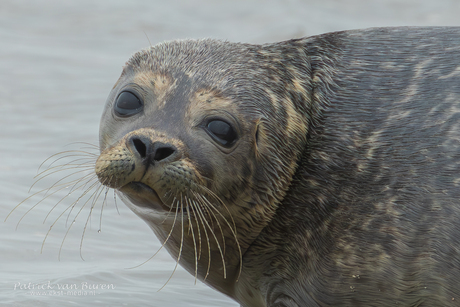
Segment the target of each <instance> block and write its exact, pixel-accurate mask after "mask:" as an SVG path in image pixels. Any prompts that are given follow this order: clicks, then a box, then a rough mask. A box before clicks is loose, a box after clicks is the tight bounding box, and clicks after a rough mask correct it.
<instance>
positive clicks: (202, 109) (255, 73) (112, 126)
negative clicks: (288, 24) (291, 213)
mask: <svg viewBox="0 0 460 307" xmlns="http://www.w3.org/2000/svg"><path fill="white" fill-rule="evenodd" d="M293 44H294V45H295V42H292V41H291V42H290V45H289V49H287V48H286V50H285V49H284V48H283V45H282V44H278V45H262V46H257V45H245V44H233V43H227V42H225V43H224V42H220V41H214V40H198V41H194V40H186V41H175V42H169V43H163V44H160V45H157V46H154V47H151V48H149V49H146V50H144V51H141V52H138V53H136V54H135V55H134V56H133V57H132V58H131V59H130V60H129V61H128V62H127V64H126V66H125V67H124V69H123V73H122V75H121V77H120V79H119V80H118V82H117V83H116V85H115V86H114V88H113V90H112V91H111V93H110V95H109V97H108V100H107V104H106V106H105V110H104V114H103V116H102V120H101V126H100V148H101V154H100V157H99V159H98V160H97V164H96V173H97V176H98V177H99V180H100V182H101V183H102V184H104V185H106V186H108V187H111V188H114V189H116V190H118V191H119V192H120V195H122V198H123V199H124V200H125V202H126V203H127V205H128V206H129V207H130V208H131V209H132V210H133V211H134V212H135V213H136V214H137V215H139V216H140V217H141V218H142V219H143V220H145V221H146V222H147V223H148V225H149V226H150V227H151V228H152V229H153V231H154V232H155V233H156V235H157V236H158V237H159V239H160V240H161V241H164V242H165V246H166V248H167V249H168V251H169V252H170V253H171V255H172V256H173V257H175V258H177V259H178V261H179V263H180V264H181V265H182V266H184V267H185V268H186V269H187V270H189V271H190V272H191V273H193V274H196V276H197V277H198V278H200V279H201V280H205V282H207V283H208V284H209V285H211V286H213V287H215V288H217V289H218V290H220V291H222V292H224V293H226V294H228V295H230V296H233V291H234V290H233V284H234V283H235V280H236V279H237V278H238V276H239V274H240V272H239V271H240V269H241V267H242V261H243V263H244V257H243V255H244V253H245V251H246V250H247V249H248V247H249V246H250V245H251V244H252V242H253V241H254V240H255V239H256V238H257V236H258V234H259V233H260V232H261V230H262V229H263V228H264V227H265V226H266V225H267V224H268V223H269V222H270V220H271V219H272V217H273V215H274V212H275V211H276V209H277V207H278V206H279V205H280V204H281V203H282V200H283V198H284V197H285V195H286V193H287V192H288V190H289V186H290V183H291V181H292V178H293V175H294V173H295V171H296V168H297V166H298V160H299V158H300V156H301V153H302V151H303V149H304V147H305V145H306V135H307V130H308V126H309V114H310V111H311V110H309V109H308V106H309V105H310V104H309V101H310V97H309V94H308V93H309V92H311V91H309V88H310V78H309V76H310V67H309V66H308V65H309V64H308V61H307V60H305V57H306V55H305V52H304V50H303V49H302V48H301V46H299V47H298V48H295V47H294V48H293ZM281 54H282V55H283V56H281ZM279 144H283V145H282V146H280V145H279Z"/></svg>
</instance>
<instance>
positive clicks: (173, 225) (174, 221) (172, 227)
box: [127, 206, 179, 269]
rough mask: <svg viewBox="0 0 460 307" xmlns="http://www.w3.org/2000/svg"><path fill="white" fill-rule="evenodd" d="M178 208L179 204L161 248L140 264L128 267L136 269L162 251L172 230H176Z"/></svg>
mask: <svg viewBox="0 0 460 307" xmlns="http://www.w3.org/2000/svg"><path fill="white" fill-rule="evenodd" d="M171 207H172V206H171ZM178 208H179V207H178V206H177V209H176V214H175V215H174V220H173V224H172V226H171V230H170V231H169V233H168V236H167V237H166V239H165V241H164V242H163V244H162V245H161V246H160V248H159V249H158V250H157V251H156V252H155V254H153V255H152V256H151V257H150V258H149V259H147V260H145V261H144V262H142V263H141V264H138V265H136V266H133V267H130V268H127V269H135V268H137V267H140V266H141V265H144V264H146V263H147V262H149V261H150V260H152V259H153V257H155V256H156V255H157V254H158V253H159V252H160V251H161V249H162V248H163V247H164V246H165V245H166V242H168V240H169V237H171V234H172V232H173V230H174V227H175V225H176V218H177V210H179V209H178Z"/></svg>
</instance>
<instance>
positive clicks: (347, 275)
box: [96, 28, 460, 307]
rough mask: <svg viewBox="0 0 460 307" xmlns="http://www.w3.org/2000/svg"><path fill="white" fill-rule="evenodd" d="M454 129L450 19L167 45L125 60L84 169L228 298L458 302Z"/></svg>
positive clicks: (458, 33) (456, 69)
mask: <svg viewBox="0 0 460 307" xmlns="http://www.w3.org/2000/svg"><path fill="white" fill-rule="evenodd" d="M131 95H132V96H131ZM459 126H460V28H390V29H381V28H378V29H369V30H358V31H345V32H337V33H329V34H324V35H320V36H316V37H310V38H304V39H298V40H291V41H287V42H281V43H276V44H267V45H248V44H233V43H227V42H219V41H213V40H201V41H178V42H170V43H165V44H161V45H158V46H154V47H152V48H150V49H147V50H145V51H141V52H139V53H137V54H136V55H134V56H133V58H132V59H131V60H130V61H129V62H128V63H127V65H126V67H125V68H124V71H123V74H122V76H121V77H120V80H119V81H118V82H117V84H116V85H115V87H114V89H113V90H112V93H111V94H110V96H109V98H108V102H107V105H106V109H105V111H104V115H103V117H102V121H101V131H100V135H101V144H100V145H101V156H100V157H99V159H98V161H97V165H96V173H97V174H98V177H99V180H100V181H101V182H102V183H103V184H105V185H107V186H109V187H112V188H115V189H117V190H119V191H120V193H121V195H122V196H123V197H124V198H125V200H126V203H127V205H128V206H129V207H130V208H131V209H132V210H133V211H134V212H135V213H137V214H138V215H139V216H140V217H141V218H142V219H144V220H145V221H146V222H147V223H148V224H149V225H150V227H151V228H152V229H153V230H154V232H155V233H156V234H157V236H158V237H159V238H160V240H162V241H166V244H165V246H166V248H167V249H168V251H169V252H170V253H171V254H172V255H173V257H175V258H176V259H177V260H178V261H179V263H180V264H181V265H182V266H184V267H185V268H186V269H187V270H189V271H190V272H191V273H192V274H196V276H197V277H198V278H200V279H201V280H204V281H205V282H206V283H207V284H209V285H210V286H212V287H214V288H216V289H217V290H219V291H221V292H223V293H225V294H227V295H229V296H230V297H232V298H234V299H235V300H237V301H238V302H239V303H240V304H241V305H242V306H247V307H249V306H251V307H252V306H256V307H258V306H289V307H293V306H457V305H460V303H459V302H460V242H459V241H460V187H459V185H460V127H459Z"/></svg>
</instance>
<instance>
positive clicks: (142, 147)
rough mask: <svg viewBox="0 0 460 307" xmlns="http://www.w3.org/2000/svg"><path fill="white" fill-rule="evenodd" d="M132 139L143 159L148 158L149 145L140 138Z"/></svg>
mask: <svg viewBox="0 0 460 307" xmlns="http://www.w3.org/2000/svg"><path fill="white" fill-rule="evenodd" d="M132 141H133V145H134V148H136V150H137V152H138V153H139V155H140V156H141V158H142V159H144V158H146V157H147V146H146V145H145V143H144V142H143V141H142V140H141V139H138V138H134V139H133V140H132Z"/></svg>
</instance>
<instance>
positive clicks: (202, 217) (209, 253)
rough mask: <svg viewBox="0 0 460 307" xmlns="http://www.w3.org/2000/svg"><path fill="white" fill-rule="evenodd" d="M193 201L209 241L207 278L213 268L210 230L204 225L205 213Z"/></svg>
mask: <svg viewBox="0 0 460 307" xmlns="http://www.w3.org/2000/svg"><path fill="white" fill-rule="evenodd" d="M192 202H193V204H194V207H195V209H196V213H197V215H196V216H198V218H199V219H200V221H201V225H202V226H203V231H204V234H205V236H206V241H207V244H208V269H207V270H206V275H205V276H204V280H206V278H207V277H208V275H209V270H210V269H211V245H210V243H209V236H208V232H207V230H206V226H205V225H204V222H203V219H204V216H203V213H202V212H201V208H200V206H199V205H197V204H196V202H195V201H192Z"/></svg>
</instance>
